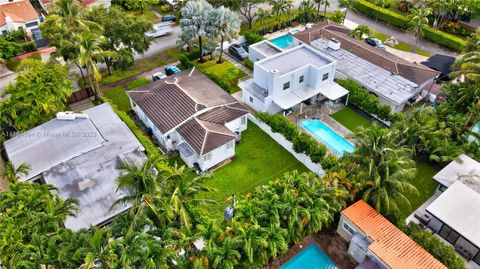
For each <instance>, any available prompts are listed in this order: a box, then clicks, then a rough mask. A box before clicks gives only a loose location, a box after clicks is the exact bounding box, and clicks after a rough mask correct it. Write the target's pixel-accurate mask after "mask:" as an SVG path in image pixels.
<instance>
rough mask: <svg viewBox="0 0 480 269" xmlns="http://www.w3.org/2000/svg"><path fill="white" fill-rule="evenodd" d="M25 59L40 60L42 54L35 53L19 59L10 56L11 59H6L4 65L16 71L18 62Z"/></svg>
mask: <svg viewBox="0 0 480 269" xmlns="http://www.w3.org/2000/svg"><path fill="white" fill-rule="evenodd" d="M26 59H33V60H38V61H41V60H42V56H41V55H40V54H35V55H32V56H29V57H27V58H24V59H21V60H18V59H14V58H12V59H10V60H8V61H7V64H6V66H7V68H8V69H9V70H10V71H13V72H16V71H18V67H19V66H20V64H21V63H22V62H23V61H24V60H26Z"/></svg>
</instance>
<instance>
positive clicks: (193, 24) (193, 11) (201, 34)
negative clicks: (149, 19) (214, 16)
mask: <svg viewBox="0 0 480 269" xmlns="http://www.w3.org/2000/svg"><path fill="white" fill-rule="evenodd" d="M212 11H213V7H212V5H210V4H209V3H208V2H207V1H206V0H198V1H188V2H187V4H186V5H185V7H183V8H182V10H181V14H182V19H181V20H180V27H181V28H182V32H183V33H184V34H185V36H186V39H187V40H191V39H197V40H198V48H199V49H200V62H204V61H205V60H204V59H203V51H202V50H203V43H202V42H203V38H205V37H207V36H208V34H209V33H208V31H207V28H208V23H209V21H210V20H209V17H210V16H211V13H212ZM187 37H188V38H187Z"/></svg>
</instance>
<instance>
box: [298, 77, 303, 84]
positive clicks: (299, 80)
mask: <svg viewBox="0 0 480 269" xmlns="http://www.w3.org/2000/svg"><path fill="white" fill-rule="evenodd" d="M302 82H303V75H301V76H300V78H299V79H298V83H302Z"/></svg>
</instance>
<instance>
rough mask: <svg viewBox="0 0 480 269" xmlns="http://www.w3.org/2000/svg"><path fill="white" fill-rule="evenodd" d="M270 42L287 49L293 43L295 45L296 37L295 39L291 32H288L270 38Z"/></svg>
mask: <svg viewBox="0 0 480 269" xmlns="http://www.w3.org/2000/svg"><path fill="white" fill-rule="evenodd" d="M270 42H272V43H273V44H275V45H276V46H277V47H280V48H282V49H286V48H288V47H290V46H291V45H293V43H294V39H293V36H292V35H291V34H286V35H282V36H279V37H276V38H274V39H272V40H270Z"/></svg>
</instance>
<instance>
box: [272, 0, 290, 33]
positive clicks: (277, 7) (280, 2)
mask: <svg viewBox="0 0 480 269" xmlns="http://www.w3.org/2000/svg"><path fill="white" fill-rule="evenodd" d="M287 1H289V0H277V1H274V2H272V5H273V6H272V12H273V13H275V17H276V18H277V19H278V27H279V28H280V27H281V24H282V22H281V19H280V18H281V17H280V14H282V13H284V12H286V10H287Z"/></svg>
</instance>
